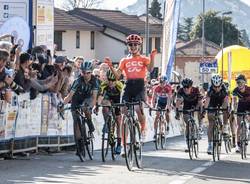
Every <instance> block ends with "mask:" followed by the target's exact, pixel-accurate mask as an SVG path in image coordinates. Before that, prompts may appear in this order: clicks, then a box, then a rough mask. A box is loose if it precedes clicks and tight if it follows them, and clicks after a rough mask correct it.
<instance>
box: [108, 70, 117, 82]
mask: <svg viewBox="0 0 250 184" xmlns="http://www.w3.org/2000/svg"><path fill="white" fill-rule="evenodd" d="M106 76H107V79H108V80H115V79H116V78H115V75H114V74H113V72H112V71H111V70H108V71H107V73H106Z"/></svg>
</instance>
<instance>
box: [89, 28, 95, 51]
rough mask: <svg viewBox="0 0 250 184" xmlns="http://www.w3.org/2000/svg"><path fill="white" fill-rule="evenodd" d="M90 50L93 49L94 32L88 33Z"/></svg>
mask: <svg viewBox="0 0 250 184" xmlns="http://www.w3.org/2000/svg"><path fill="white" fill-rule="evenodd" d="M90 49H91V50H94V49H95V32H94V31H91V32H90Z"/></svg>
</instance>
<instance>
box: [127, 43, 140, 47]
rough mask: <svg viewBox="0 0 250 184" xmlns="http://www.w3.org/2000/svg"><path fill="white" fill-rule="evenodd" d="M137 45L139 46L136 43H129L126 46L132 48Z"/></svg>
mask: <svg viewBox="0 0 250 184" xmlns="http://www.w3.org/2000/svg"><path fill="white" fill-rule="evenodd" d="M137 45H139V44H138V43H129V44H128V46H129V47H133V46H134V47H136V46H137Z"/></svg>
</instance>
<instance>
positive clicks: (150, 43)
mask: <svg viewBox="0 0 250 184" xmlns="http://www.w3.org/2000/svg"><path fill="white" fill-rule="evenodd" d="M148 47H149V50H148V52H149V53H151V51H152V38H149V44H148Z"/></svg>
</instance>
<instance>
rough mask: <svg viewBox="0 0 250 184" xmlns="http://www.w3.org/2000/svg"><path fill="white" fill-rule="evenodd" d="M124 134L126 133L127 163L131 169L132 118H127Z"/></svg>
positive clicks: (125, 150) (125, 149)
mask: <svg viewBox="0 0 250 184" xmlns="http://www.w3.org/2000/svg"><path fill="white" fill-rule="evenodd" d="M123 126H124V127H123V133H124V134H123V135H124V152H125V160H126V165H127V168H128V170H129V171H131V170H132V167H133V162H134V161H133V127H132V122H131V120H130V119H128V118H125V121H124V124H123Z"/></svg>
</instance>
